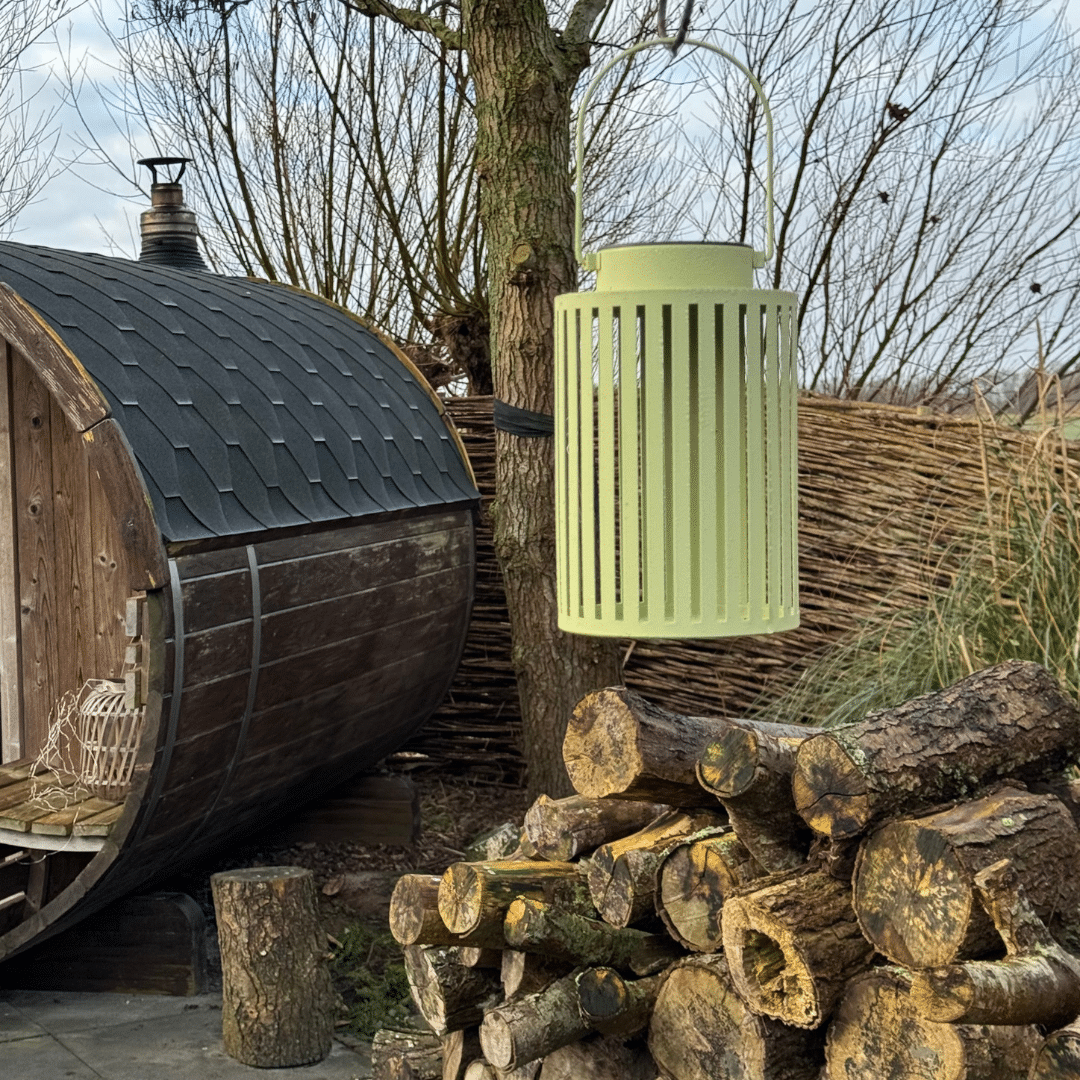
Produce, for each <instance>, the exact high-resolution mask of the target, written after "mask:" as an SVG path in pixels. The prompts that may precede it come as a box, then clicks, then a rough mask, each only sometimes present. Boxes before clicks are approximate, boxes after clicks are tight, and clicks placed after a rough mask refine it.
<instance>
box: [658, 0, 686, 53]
mask: <svg viewBox="0 0 1080 1080" xmlns="http://www.w3.org/2000/svg"><path fill="white" fill-rule="evenodd" d="M693 13H694V0H686V6H685V7H684V8H683V13H682V19H680V20H679V29H678V30H676V31H675V40H674V41H673V42H672V43H671V44H670V45H669V46H668V48H669V49H670V50H671V53H672V55H673V56H674V55H675V53H677V52H678V51H679V46H680V45H681V44H682V43H683V42H684V41H685V40H686V35H687V34H689V33H690V16H691V15H692V14H693ZM656 36H657V37H662V38H666V37H667V36H668V29H667V0H659V3H658V4H657V7H656Z"/></svg>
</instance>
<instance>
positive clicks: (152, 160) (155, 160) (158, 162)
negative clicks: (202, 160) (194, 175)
mask: <svg viewBox="0 0 1080 1080" xmlns="http://www.w3.org/2000/svg"><path fill="white" fill-rule="evenodd" d="M194 160H195V159H194V158H189V157H144V158H139V160H138V161H137V162H136V163H135V164H136V165H145V166H146V167H147V168H148V169H149V170H150V175H151V176H152V177H153V180H152V183H155V184H156V183H157V182H158V178H157V171H158V169H159V168H163V167H165V166H167V165H179V166H180V171H179V172H178V173H177V174H176V176H175V177H173V179H171V180H165V181H164V183H166V184H178V183H180V178H181V177H182V176H183V175H184V170H185V169H186V168H187V167H188V164H189V162H192V161H194Z"/></svg>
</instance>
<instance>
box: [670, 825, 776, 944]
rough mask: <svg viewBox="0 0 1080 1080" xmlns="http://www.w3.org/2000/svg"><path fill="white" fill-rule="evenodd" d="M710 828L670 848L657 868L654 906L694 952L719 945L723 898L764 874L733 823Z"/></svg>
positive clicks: (672, 934) (677, 936)
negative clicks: (707, 833)
mask: <svg viewBox="0 0 1080 1080" xmlns="http://www.w3.org/2000/svg"><path fill="white" fill-rule="evenodd" d="M708 832H709V833H711V834H712V835H705V836H702V835H700V834H698V836H697V837H694V838H691V839H688V840H685V841H684V842H683V843H681V844H679V845H678V846H677V847H676V848H674V850H672V851H669V852H668V853H667V855H666V856H665V857H664V859H663V861H662V862H661V864H660V867H659V870H658V871H657V893H656V910H657V912H658V914H659V915H660V917H661V919H663V921H664V925H665V926H666V927H667V929H668V933H669V934H671V936H672V937H673V938H674V939H675V940H676V941H677V942H678V943H679V944H680V945H682V946H683V947H684V948H687V949H691V950H693V951H694V952H716V951H718V950H719V949H720V947H721V943H722V940H723V938H722V934H721V930H720V916H721V913H722V912H723V908H724V898H725V897H726V896H728V895H729V894H730V893H731V892H732V891H733V890H734V889H736V888H739V887H740V886H743V885H746V884H747V883H748V882H750V881H753V880H754V878H758V877H761V875H762V869H761V867H760V866H758V864H757V863H756V862H755V861H754V859H753V858H751V856H750V853H749V852H748V851H747V850H746V848H745V847H743V844H742V842H741V840H740V839H739V837H738V836H736V835H735V833H733V832H732V831H731V830H730V829H728V828H726V827H725V828H722V829H716V830H708Z"/></svg>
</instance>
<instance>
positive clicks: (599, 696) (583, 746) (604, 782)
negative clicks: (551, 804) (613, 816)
mask: <svg viewBox="0 0 1080 1080" xmlns="http://www.w3.org/2000/svg"><path fill="white" fill-rule="evenodd" d="M636 734H637V723H636V722H635V720H634V717H633V715H632V714H631V712H630V710H629V709H628V708H627V706H626V703H625V702H624V701H623V697H622V693H621V692H620V690H619V689H618V688H615V687H608V688H607V689H604V690H596V691H594V692H593V693H591V694H586V695H585V697H583V698H582V699H581V701H579V702H578V703H577V705H576V706H575V708H574V711H573V713H572V715H571V717H570V723H569V724H568V725H567V728H566V735H565V737H564V739H563V762H564V764H565V765H566V771H567V773H568V774H569V776H570V783H571V784H573V785H574V790H575V791H576V792H577V793H578V794H579V795H584V796H586V797H588V798H594V799H599V798H603V797H605V796H609V797H610V796H618V795H619V794H621V793H622V792H625V791H626V789H627V788H629V787H630V786H631V784H632V783H633V782H634V780H635V779H636V777H637V775H638V773H639V771H640V770H641V768H642V761H641V756H640V754H639V753H638V750H637V745H636ZM601 764H602V766H603V768H602V769H601V768H600V767H599V766H600V765H601Z"/></svg>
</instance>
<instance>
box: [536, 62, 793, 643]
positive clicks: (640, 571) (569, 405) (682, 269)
mask: <svg viewBox="0 0 1080 1080" xmlns="http://www.w3.org/2000/svg"><path fill="white" fill-rule="evenodd" d="M650 44H656V42H647V43H643V44H642V45H639V46H636V47H635V49H633V50H628V51H627V54H624V56H625V55H628V54H629V53H631V52H633V51H637V50H638V49H640V48H646V47H648V46H649V45H650ZM688 44H697V45H703V46H704V47H705V48H708V49H711V50H712V51H714V52H718V53H720V54H721V55H722V56H724V57H725V58H727V59H729V60H732V61H733V62H734V63H736V64H737V65H738V66H739V67H740V68H741V69H742V70H743V71H744V72H745V73H746V74H747V75H748V76H749V77H750V79H751V82H752V83H753V85H754V87H755V89H756V90H757V92H758V94H759V96H761V97H762V101H763V102H764V97H763V95H762V94H761V90H760V87H759V86H758V85H757V83H756V80H754V79H753V76H752V75H750V73H749V72H748V71H746V69H745V68H744V67H743V65H742V64H741V63H739V61H737V60H735V58H733V57H730V56H729V55H728V54H727V53H723V52H722V50H719V49H716V48H715V47H714V46H711V45H708V44H707V43H703V42H691V43H688ZM620 59H622V57H616V59H615V61H613V62H612V63H616V62H618V60H620ZM608 66H609V67H610V65H608ZM604 70H606V69H604ZM604 70H601V72H600V73H599V74H598V76H597V78H596V79H595V80H594V81H593V84H592V87H590V93H591V90H592V89H593V88H594V87H595V86H596V85H597V82H598V80H599V79H600V78H601V77H602V76H603V74H604ZM588 100H589V94H587V95H586V98H585V100H584V101H583V103H582V116H583V115H584V109H585V107H586V106H587V104H588ZM769 126H770V133H769V135H770V138H769V143H770V145H769V170H768V175H769V182H768V184H767V192H766V195H767V204H768V217H769V220H768V229H767V231H768V235H769V240H768V244H767V247H766V251H765V252H759V251H754V250H753V249H752V248H751V247H749V246H746V245H742V244H718V243H701V244H697V243H689V244H686V243H662V244H643V245H627V246H622V247H611V248H606V249H603V250H601V251H600V252H598V253H597V254H595V255H592V256H590V257H588V259H582V261H583V265H585V266H586V267H587V268H589V269H595V270H596V285H595V289H594V290H593V291H592V292H585V293H573V294H566V295H563V296H560V297H558V298H557V299H556V302H555V354H556V355H555V395H556V401H555V435H556V454H555V466H556V468H555V494H556V529H557V540H556V543H557V553H558V556H557V557H558V564H557V575H558V576H557V580H558V592H559V596H558V610H559V626H560V628H561V629H563V630H567V631H571V632H573V633H579V634H590V635H599V636H617V637H627V638H687V637H693V638H709V637H727V636H733V635H740V634H760V633H771V632H774V631H778V630H787V629H791V628H793V627H795V626H797V625H798V622H799V608H798V566H797V544H796V517H797V505H796V502H797V477H796V329H795V328H796V318H795V297H794V295H793V294H791V293H788V292H781V291H777V290H761V289H755V288H754V287H753V270H754V267H755V266H761V265H764V263H765V261H766V260H767V258H768V256H769V255H770V254H771V247H772V221H771V171H772V161H771V158H772V154H771V123H770V125H769ZM581 131H582V121H581V117H579V142H578V145H579V157H578V162H579V164H578V170H579V179H578V193H579V195H578V218H577V235H578V253H579V258H581V254H580V252H581V248H580V230H581V211H580V191H581V183H580V168H581V165H580V162H581V152H580V147H581Z"/></svg>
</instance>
